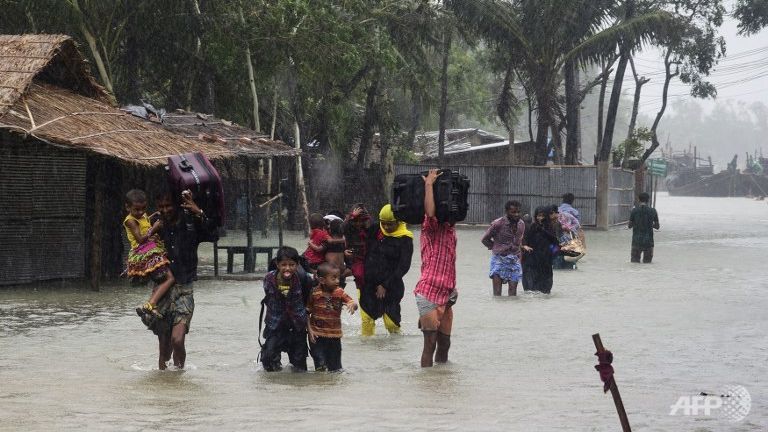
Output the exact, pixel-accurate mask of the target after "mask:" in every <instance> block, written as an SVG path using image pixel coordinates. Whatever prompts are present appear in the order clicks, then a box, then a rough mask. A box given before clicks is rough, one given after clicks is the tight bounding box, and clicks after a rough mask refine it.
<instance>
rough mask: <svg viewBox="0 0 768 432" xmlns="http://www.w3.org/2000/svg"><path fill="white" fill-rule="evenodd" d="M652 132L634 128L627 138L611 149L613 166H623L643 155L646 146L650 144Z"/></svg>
mask: <svg viewBox="0 0 768 432" xmlns="http://www.w3.org/2000/svg"><path fill="white" fill-rule="evenodd" d="M652 138H653V132H651V130H650V129H648V128H645V127H640V128H635V130H633V131H632V133H631V134H630V136H629V138H627V139H625V140H624V141H622V142H621V143H620V144H619V145H618V146H617V147H616V148H614V149H613V164H614V165H615V166H623V165H624V164H625V163H626V162H627V161H629V160H632V159H638V158H640V156H642V155H643V152H644V151H645V148H646V145H647V144H648V143H650V142H651V139H652Z"/></svg>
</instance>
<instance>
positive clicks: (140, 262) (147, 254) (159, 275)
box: [123, 213, 170, 283]
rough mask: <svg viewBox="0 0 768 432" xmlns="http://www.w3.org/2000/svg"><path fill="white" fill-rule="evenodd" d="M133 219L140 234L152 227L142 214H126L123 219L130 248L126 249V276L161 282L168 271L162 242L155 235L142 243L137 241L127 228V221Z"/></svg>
mask: <svg viewBox="0 0 768 432" xmlns="http://www.w3.org/2000/svg"><path fill="white" fill-rule="evenodd" d="M129 220H134V221H136V222H138V224H139V231H140V233H141V236H142V237H143V236H145V235H146V234H147V232H148V231H149V229H150V228H151V227H152V223H151V222H150V221H149V217H148V216H147V215H146V213H145V214H144V215H142V217H141V218H136V217H133V216H132V215H130V214H129V215H128V216H126V217H125V220H123V227H125V234H126V235H127V236H128V241H129V242H130V243H131V250H130V251H128V269H127V274H128V277H129V278H131V280H132V281H133V282H137V283H144V282H147V280H149V279H151V280H153V281H154V282H156V283H157V282H161V281H162V280H163V279H165V274H166V273H167V271H168V266H169V264H170V263H169V262H168V258H167V257H166V254H165V247H164V246H163V242H162V241H160V240H159V239H158V238H157V237H156V236H152V237H150V238H149V239H147V241H145V242H144V243H139V239H137V238H136V237H134V235H133V232H132V231H131V229H130V228H128V221H129Z"/></svg>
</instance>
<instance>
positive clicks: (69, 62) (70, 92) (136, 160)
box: [0, 35, 296, 166]
mask: <svg viewBox="0 0 768 432" xmlns="http://www.w3.org/2000/svg"><path fill="white" fill-rule="evenodd" d="M0 60H2V64H3V66H0V129H8V130H11V131H13V132H15V133H19V134H22V135H24V136H31V137H34V138H36V139H38V140H40V141H43V142H46V143H48V144H51V145H54V146H63V147H67V148H71V149H74V150H80V151H86V152H90V153H96V154H100V155H105V156H108V157H113V158H117V159H120V160H121V161H123V162H126V163H131V164H136V165H144V166H159V165H163V164H165V162H166V158H167V157H168V155H173V154H179V153H188V152H202V153H205V154H206V155H207V156H208V157H209V158H211V159H219V158H226V157H233V156H239V155H246V156H253V157H271V156H289V155H295V154H296V150H294V149H292V148H291V147H289V146H287V145H285V144H284V143H281V142H276V141H269V140H265V139H263V138H261V139H259V140H256V141H251V142H244V140H238V139H234V140H224V141H223V142H222V141H209V140H205V139H198V138H197V136H198V134H193V135H192V136H189V137H188V135H191V134H188V133H187V132H188V131H189V128H188V127H182V126H181V125H174V124H173V122H171V124H169V125H167V126H168V127H161V126H159V125H158V124H155V123H152V122H147V121H143V120H142V119H139V118H136V117H135V116H132V115H130V114H128V113H126V112H125V111H122V110H119V109H117V108H116V107H114V105H113V104H112V99H111V97H110V96H109V94H107V93H106V91H105V90H104V89H103V88H102V87H101V86H99V85H98V84H97V83H96V82H95V80H94V79H93V77H92V76H91V75H90V73H89V71H88V67H87V63H86V62H85V60H84V59H83V57H82V55H81V54H80V52H79V51H78V50H77V47H76V46H75V44H74V42H73V41H72V39H70V38H69V37H67V36H62V35H23V36H0ZM182 117H183V116H182ZM174 120H175V119H174ZM222 126H224V125H223V124H222ZM208 127H210V125H209V126H208ZM215 129H216V130H221V129H222V128H221V127H217V128H215ZM240 129H245V128H240ZM222 132H223V130H222ZM230 132H231V131H230ZM238 135H239V136H238V137H237V138H240V137H242V136H244V135H245V134H244V133H242V132H241V133H240V134H238Z"/></svg>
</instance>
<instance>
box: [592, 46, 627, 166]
mask: <svg viewBox="0 0 768 432" xmlns="http://www.w3.org/2000/svg"><path fill="white" fill-rule="evenodd" d="M628 57H629V53H628V52H625V53H622V54H621V57H620V58H619V64H618V66H616V75H615V76H614V78H613V89H611V100H610V102H609V103H608V114H607V116H606V118H605V130H604V131H603V139H602V140H601V142H600V149H599V151H598V154H597V159H598V160H600V161H610V159H611V149H612V148H613V130H614V127H615V126H616V118H617V116H618V112H619V102H620V100H621V86H622V83H623V81H624V71H625V70H626V69H627V62H628Z"/></svg>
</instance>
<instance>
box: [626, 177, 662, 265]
mask: <svg viewBox="0 0 768 432" xmlns="http://www.w3.org/2000/svg"><path fill="white" fill-rule="evenodd" d="M637 199H638V201H640V205H638V206H637V207H635V208H633V209H632V213H630V214H629V223H628V224H627V228H631V229H632V249H631V260H632V262H634V263H639V262H640V255H641V254H642V256H643V262H644V263H650V262H651V261H652V260H653V230H654V229H659V215H658V213H656V209H654V208H651V207H648V200H649V199H650V196H649V195H648V194H647V193H645V192H643V193H641V194H640V195H638V197H637Z"/></svg>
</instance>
